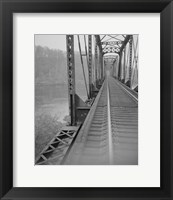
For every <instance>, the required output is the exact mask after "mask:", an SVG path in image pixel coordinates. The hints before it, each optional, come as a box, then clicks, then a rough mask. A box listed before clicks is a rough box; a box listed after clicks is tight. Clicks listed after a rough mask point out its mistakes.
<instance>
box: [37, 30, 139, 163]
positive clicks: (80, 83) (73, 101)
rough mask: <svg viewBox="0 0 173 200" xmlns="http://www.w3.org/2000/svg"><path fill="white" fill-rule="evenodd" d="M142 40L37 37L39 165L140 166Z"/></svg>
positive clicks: (135, 36)
mask: <svg viewBox="0 0 173 200" xmlns="http://www.w3.org/2000/svg"><path fill="white" fill-rule="evenodd" d="M138 46H139V35H138V34H127V33H124V34H123V33H122V34H110V35H104V34H100V35H99V34H94V35H91V34H90V35H89V34H85V35H78V34H72V35H65V34H64V35H59V34H35V35H34V65H35V74H34V76H35V83H34V87H35V97H34V98H35V100H34V102H35V108H34V110H35V114H34V115H35V116H34V119H35V120H34V122H35V128H34V129H35V131H34V134H35V165H138V164H139V154H138V67H139V57H138V55H139V48H138Z"/></svg>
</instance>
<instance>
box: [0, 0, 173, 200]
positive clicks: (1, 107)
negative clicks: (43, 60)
mask: <svg viewBox="0 0 173 200" xmlns="http://www.w3.org/2000/svg"><path fill="white" fill-rule="evenodd" d="M55 4H56V5H58V6H59V10H58V9H57V8H55ZM91 5H92V9H91ZM112 5H114V6H115V5H116V9H115V7H114V6H112ZM34 6H35V7H34ZM46 11H47V12H161V66H162V67H161V75H162V76H161V91H162V93H161V122H162V123H161V132H162V133H163V131H165V130H166V131H165V132H166V133H167V136H165V135H164V134H162V135H161V142H162V143H161V147H163V146H164V147H166V148H165V151H163V148H162V153H161V158H162V162H161V169H162V174H161V189H159V188H13V178H12V177H13V172H12V171H13V157H12V154H13V151H12V149H13V145H12V143H13V134H12V133H13V68H12V66H13V52H12V49H13V48H12V42H13V34H12V30H13V29H12V25H13V24H12V14H13V12H46ZM172 22H173V2H172V1H169V0H168V1H167V0H165V1H164V0H163V1H158V0H150V1H145V0H143V1H140V0H138V1H137V0H118V1H116V0H109V1H106V2H105V1H104V0H95V1H92V4H91V1H90V0H89V1H87V0H84V1H79V0H76V1H70V0H65V1H64V2H62V1H58V0H51V1H49V4H48V3H47V0H30V1H29V0H0V116H1V118H0V197H1V198H2V199H4V200H5V199H38V198H41V199H45V200H46V199H53V198H56V199H64V200H65V199H76V198H82V199H101V198H102V199H103V198H104V199H108V198H109V199H110V200H111V199H124V200H125V199H128V200H130V199H133V198H136V199H143V200H144V199H148V200H150V199H158V200H159V199H162V200H168V199H170V200H171V199H173V153H172V152H173V138H172V131H173V125H172V124H171V120H172V114H173V81H172V80H171V77H172V79H173V69H172V68H171V66H172V59H173V58H172V56H171V55H172V48H173V39H172V37H173V36H172V34H173V24H172ZM7 31H8V32H7ZM1 44H2V45H1ZM4 66H5V67H4ZM163 66H164V67H163ZM9 124H10V125H9ZM167 155H169V158H168V156H167Z"/></svg>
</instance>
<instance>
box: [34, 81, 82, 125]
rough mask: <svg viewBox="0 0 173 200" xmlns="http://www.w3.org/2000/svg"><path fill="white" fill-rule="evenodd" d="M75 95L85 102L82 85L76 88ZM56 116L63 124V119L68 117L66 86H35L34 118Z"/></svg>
mask: <svg viewBox="0 0 173 200" xmlns="http://www.w3.org/2000/svg"><path fill="white" fill-rule="evenodd" d="M76 89H77V94H78V95H80V97H81V98H82V99H83V100H85V99H86V92H85V88H84V85H82V84H80V87H77V88H76ZM39 115H51V116H52V117H54V116H56V117H57V118H58V121H60V122H62V123H64V120H63V119H64V117H65V116H67V115H69V105H68V88H67V85H66V84H54V85H53V84H52V85H36V86H35V116H39Z"/></svg>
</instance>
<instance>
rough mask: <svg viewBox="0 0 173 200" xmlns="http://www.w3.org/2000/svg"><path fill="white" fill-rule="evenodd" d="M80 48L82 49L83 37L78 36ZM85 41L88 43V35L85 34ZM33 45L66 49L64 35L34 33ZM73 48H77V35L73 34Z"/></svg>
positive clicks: (76, 49)
mask: <svg viewBox="0 0 173 200" xmlns="http://www.w3.org/2000/svg"><path fill="white" fill-rule="evenodd" d="M80 42H81V48H82V50H83V51H84V49H85V46H84V37H83V36H82V35H81V36H80ZM86 43H87V45H88V37H87V36H86ZM35 45H40V46H43V47H44V46H46V47H49V48H50V49H60V50H62V51H66V35H35ZM74 49H75V51H78V50H79V47H78V42H77V36H76V35H75V36H74Z"/></svg>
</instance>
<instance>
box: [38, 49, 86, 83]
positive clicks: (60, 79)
mask: <svg viewBox="0 0 173 200" xmlns="http://www.w3.org/2000/svg"><path fill="white" fill-rule="evenodd" d="M84 60H85V59H84ZM84 63H85V73H86V76H87V74H88V71H87V67H86V61H85V62H84ZM75 71H76V82H77V83H80V82H83V72H82V66H81V61H80V55H79V52H75ZM67 81H68V80H67V58H66V52H64V51H61V50H57V49H49V48H48V47H42V46H35V83H36V84H66V83H67Z"/></svg>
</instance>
